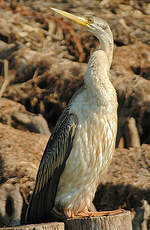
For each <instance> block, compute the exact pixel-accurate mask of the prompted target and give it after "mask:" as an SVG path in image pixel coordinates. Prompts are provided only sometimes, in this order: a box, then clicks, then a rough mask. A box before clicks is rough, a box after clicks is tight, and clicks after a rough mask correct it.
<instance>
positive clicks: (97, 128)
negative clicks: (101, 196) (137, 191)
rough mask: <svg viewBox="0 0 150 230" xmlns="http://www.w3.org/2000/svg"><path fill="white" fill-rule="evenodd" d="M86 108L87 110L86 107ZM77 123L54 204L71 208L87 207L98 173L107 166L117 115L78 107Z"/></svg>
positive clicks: (97, 182) (113, 146)
mask: <svg viewBox="0 0 150 230" xmlns="http://www.w3.org/2000/svg"><path fill="white" fill-rule="evenodd" d="M87 111H90V110H89V109H88V108H87ZM78 118H79V124H78V128H77V132H76V135H75V138H74V142H73V148H72V150H71V153H70V155H69V158H68V160H67V162H66V166H65V169H64V171H63V173H62V175H61V177H60V181H59V185H58V190H57V194H56V199H55V204H56V205H60V206H62V207H63V208H66V209H72V210H73V211H74V212H76V211H78V212H79V211H82V210H84V209H85V207H90V206H91V203H92V201H93V198H94V195H95V192H96V189H97V186H98V185H99V183H100V176H101V175H102V173H103V172H104V170H105V169H106V168H107V167H108V166H109V163H110V162H111V159H112V154H113V152H114V148H115V139H116V128H117V118H116V116H115V119H114V114H112V118H111V114H109V116H107V115H106V116H104V114H103V115H102V112H101V111H100V110H93V111H91V112H90V114H89V113H87V112H86V108H85V107H84V109H83V111H78Z"/></svg>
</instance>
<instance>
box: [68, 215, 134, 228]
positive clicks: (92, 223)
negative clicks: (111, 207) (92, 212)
mask: <svg viewBox="0 0 150 230" xmlns="http://www.w3.org/2000/svg"><path fill="white" fill-rule="evenodd" d="M65 230H132V222H131V215H130V212H129V211H124V212H123V213H121V214H118V215H112V216H102V217H91V218H82V219H81V218H78V219H68V220H67V221H66V223H65Z"/></svg>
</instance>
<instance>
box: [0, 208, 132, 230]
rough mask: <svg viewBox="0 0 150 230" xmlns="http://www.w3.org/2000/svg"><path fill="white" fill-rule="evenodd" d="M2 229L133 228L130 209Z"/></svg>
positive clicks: (100, 229) (92, 229)
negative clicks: (100, 215) (109, 213)
mask: <svg viewBox="0 0 150 230" xmlns="http://www.w3.org/2000/svg"><path fill="white" fill-rule="evenodd" d="M0 230H132V223H131V215H130V212H129V211H125V210H124V211H123V212H122V213H120V214H117V215H112V216H102V217H91V218H76V219H68V220H66V221H65V226H64V223H62V222H57V223H41V224H30V225H21V226H14V227H6V228H0Z"/></svg>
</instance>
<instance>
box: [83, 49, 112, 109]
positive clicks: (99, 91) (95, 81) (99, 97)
mask: <svg viewBox="0 0 150 230" xmlns="http://www.w3.org/2000/svg"><path fill="white" fill-rule="evenodd" d="M109 69H110V59H108V56H107V54H106V52H105V51H103V50H101V49H100V50H97V51H95V52H94V53H93V54H92V56H91V57H90V60H89V63H88V68H87V71H86V75H85V80H84V81H85V85H86V90H87V96H88V98H89V100H94V103H97V104H99V105H102V104H103V105H106V104H107V105H108V101H109V102H110V101H112V97H116V93H115V89H114V87H113V86H112V84H111V82H110V80H109ZM110 104H111V103H110Z"/></svg>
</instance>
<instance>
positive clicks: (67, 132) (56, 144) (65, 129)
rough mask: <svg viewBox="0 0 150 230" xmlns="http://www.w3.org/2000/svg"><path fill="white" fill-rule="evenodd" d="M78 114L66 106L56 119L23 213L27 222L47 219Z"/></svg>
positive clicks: (69, 149) (71, 142)
mask: <svg viewBox="0 0 150 230" xmlns="http://www.w3.org/2000/svg"><path fill="white" fill-rule="evenodd" d="M76 127H77V117H76V115H74V114H69V112H68V110H67V109H66V110H65V111H64V113H63V114H62V116H61V117H60V119H59V120H58V122H57V124H56V127H55V130H54V132H53V134H52V135H51V137H50V139H49V141H48V144H47V146H46V149H45V151H44V154H43V157H42V159H41V163H40V166H39V170H38V173H37V178H36V184H35V188H34V191H33V195H32V197H31V200H30V203H29V207H28V209H27V213H26V220H25V222H26V223H40V222H45V221H48V220H49V215H50V211H51V210H52V208H53V207H54V202H55V196H56V192H57V187H58V183H59V178H60V175H61V173H62V171H63V170H64V167H65V164H66V160H67V158H68V156H69V154H70V152H71V149H72V144H73V138H74V135H75V131H76Z"/></svg>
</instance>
